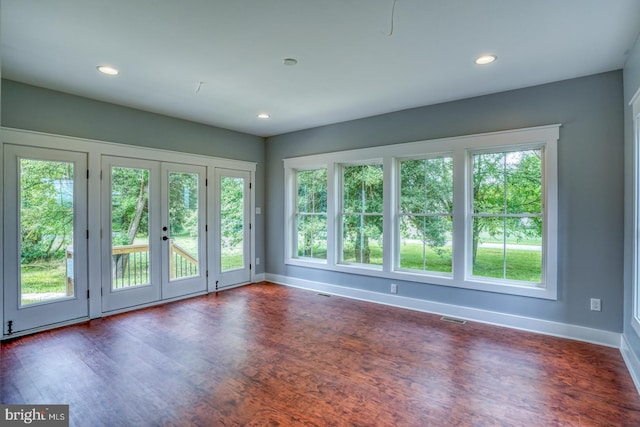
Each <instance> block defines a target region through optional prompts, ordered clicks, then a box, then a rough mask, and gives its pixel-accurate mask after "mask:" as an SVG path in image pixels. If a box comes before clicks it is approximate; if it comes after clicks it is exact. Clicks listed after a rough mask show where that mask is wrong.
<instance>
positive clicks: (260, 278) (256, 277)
mask: <svg viewBox="0 0 640 427" xmlns="http://www.w3.org/2000/svg"><path fill="white" fill-rule="evenodd" d="M265 277H266V274H265V273H260V274H256V275H254V276H253V283H258V282H264V281H265V280H267V279H265Z"/></svg>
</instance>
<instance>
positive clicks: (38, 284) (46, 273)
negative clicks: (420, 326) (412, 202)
mask: <svg viewBox="0 0 640 427" xmlns="http://www.w3.org/2000/svg"><path fill="white" fill-rule="evenodd" d="M314 253H316V254H318V255H319V254H322V255H325V256H326V249H325V248H316V249H315V250H314ZM400 260H401V261H400V266H401V268H404V269H411V270H420V271H421V270H422V269H423V264H422V245H420V244H419V243H407V244H403V245H402V247H401V248H400ZM63 261H64V260H61V261H59V262H51V263H41V264H33V265H25V266H23V267H22V293H23V294H33V293H49V292H59V293H64V292H65V290H66V270H65V263H64V262H63ZM345 261H346V262H355V257H354V256H353V251H348V250H347V251H345ZM371 264H373V265H382V249H381V248H380V247H379V246H378V245H376V244H372V245H371ZM540 266H541V253H540V252H539V251H531V250H520V249H508V250H507V279H512V280H522V281H527V282H536V283H537V282H540V280H541V268H540ZM240 267H242V254H239V255H235V254H234V255H229V256H225V257H223V258H222V270H223V271H224V270H230V269H234V268H240ZM426 270H427V271H435V272H445V273H446V272H451V249H450V248H444V249H443V250H442V252H441V253H440V254H438V253H436V252H435V251H434V250H433V249H431V248H428V249H427V253H426ZM473 274H474V275H476V276H481V277H493V278H502V275H503V262H502V250H501V249H497V248H482V247H481V248H478V256H477V260H476V265H475V266H474V268H473ZM23 303H24V302H23Z"/></svg>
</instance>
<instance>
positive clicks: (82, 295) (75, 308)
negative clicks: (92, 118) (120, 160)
mask: <svg viewBox="0 0 640 427" xmlns="http://www.w3.org/2000/svg"><path fill="white" fill-rule="evenodd" d="M2 148H3V156H4V159H3V160H4V161H3V170H2V174H4V173H7V174H10V175H12V177H11V178H9V179H8V180H3V185H4V183H5V182H6V183H8V184H9V186H8V187H7V188H6V189H4V193H3V197H4V199H3V209H2V211H3V213H2V215H3V221H2V223H3V228H4V230H7V231H9V230H10V232H9V233H7V234H5V235H4V236H3V246H5V245H6V246H8V247H11V250H6V251H4V259H3V265H4V271H3V292H2V294H3V301H2V302H3V307H2V309H3V310H4V313H3V320H2V321H3V329H2V330H3V335H5V334H7V335H13V334H14V333H19V332H25V331H27V332H28V331H32V330H39V329H42V328H46V327H47V325H52V324H58V323H67V322H72V321H74V320H75V319H85V318H87V317H88V315H89V308H88V298H89V296H88V294H87V290H88V280H87V249H88V248H87V240H88V236H87V232H88V228H87V180H88V179H87V178H85V176H86V171H87V154H86V153H84V152H78V151H67V150H56V149H51V148H41V147H26V146H20V145H9V144H7V145H4V146H3V147H2ZM22 158H25V159H33V160H43V161H59V162H68V163H73V164H74V179H73V218H74V222H73V236H74V237H73V257H72V262H71V264H70V265H71V266H72V269H73V275H72V277H73V284H74V294H73V296H71V297H67V298H60V299H53V300H50V301H45V302H42V303H36V304H29V305H25V306H22V305H21V303H20V302H19V299H20V298H21V291H20V289H21V287H20V278H21V272H20V270H21V268H20V265H21V262H20V250H19V248H20V227H19V224H20V213H19V206H20V191H19V186H20V176H19V174H20V171H19V169H18V160H19V159H22ZM8 284H10V285H8ZM14 303H15V306H14ZM4 304H7V305H6V306H5V305H4ZM9 321H11V322H12V327H11V330H9V328H8V326H7V322H9ZM9 332H11V334H9Z"/></svg>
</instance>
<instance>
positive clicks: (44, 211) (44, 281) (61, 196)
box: [19, 159, 75, 306]
mask: <svg viewBox="0 0 640 427" xmlns="http://www.w3.org/2000/svg"><path fill="white" fill-rule="evenodd" d="M19 169H20V171H19V173H20V187H19V191H20V219H19V224H20V225H19V227H20V305H21V306H26V305H30V304H37V303H44V302H50V301H53V300H59V299H63V298H70V297H73V296H74V295H75V286H74V274H73V272H74V268H73V224H74V206H73V203H74V201H73V194H74V193H73V189H74V164H73V163H71V162H61V161H48V160H32V159H20V160H19Z"/></svg>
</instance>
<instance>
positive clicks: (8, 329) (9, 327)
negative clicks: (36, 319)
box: [7, 320, 13, 335]
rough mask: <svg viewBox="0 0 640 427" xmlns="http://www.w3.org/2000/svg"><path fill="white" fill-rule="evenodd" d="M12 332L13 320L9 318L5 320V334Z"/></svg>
mask: <svg viewBox="0 0 640 427" xmlns="http://www.w3.org/2000/svg"><path fill="white" fill-rule="evenodd" d="M12 333H13V320H9V321H8V322H7V335H11V334H12Z"/></svg>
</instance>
